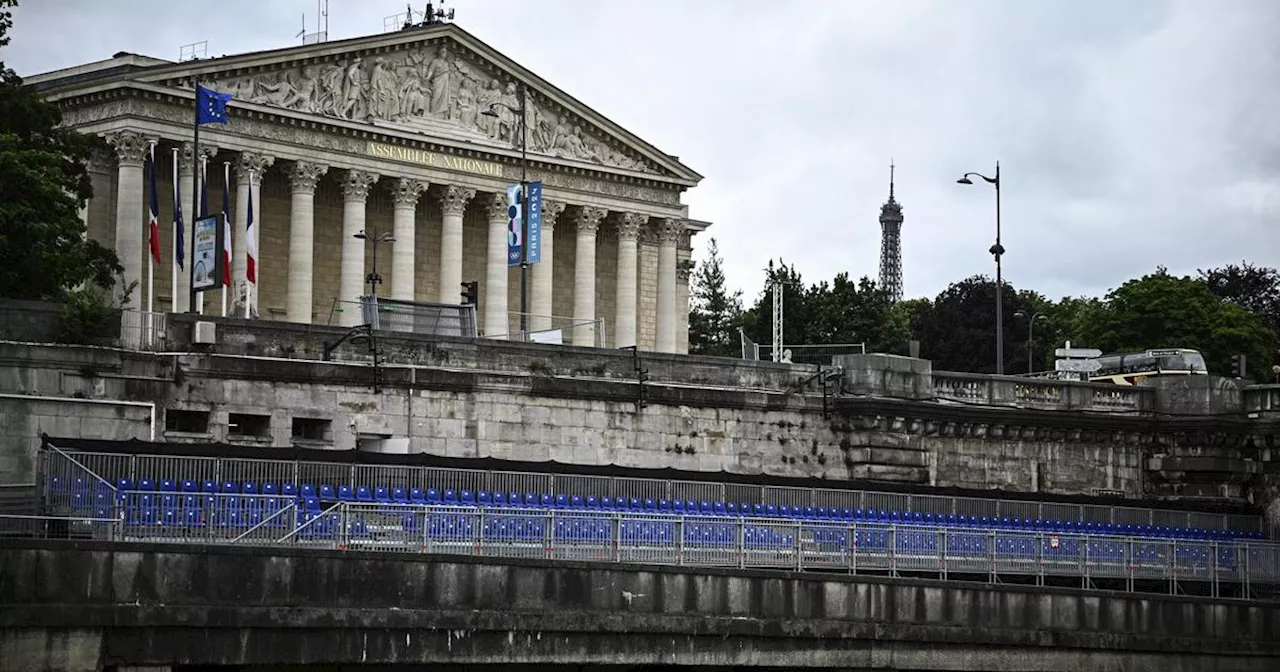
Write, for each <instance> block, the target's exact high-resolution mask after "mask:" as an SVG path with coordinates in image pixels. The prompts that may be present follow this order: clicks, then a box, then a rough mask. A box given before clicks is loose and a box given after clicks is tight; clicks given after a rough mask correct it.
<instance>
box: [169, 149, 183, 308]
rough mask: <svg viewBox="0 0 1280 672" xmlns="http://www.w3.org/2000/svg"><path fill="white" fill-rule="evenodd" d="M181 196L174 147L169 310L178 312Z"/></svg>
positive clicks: (176, 152)
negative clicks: (179, 211)
mask: <svg viewBox="0 0 1280 672" xmlns="http://www.w3.org/2000/svg"><path fill="white" fill-rule="evenodd" d="M180 198H181V196H180V195H179V194H178V148H177V147H174V148H173V204H174V211H173V266H172V267H171V268H170V269H169V280H170V283H169V284H170V285H172V287H171V289H170V292H169V312H171V313H176V312H178V237H179V235H180V234H179V233H178V208H179V207H181V206H180V205H179V202H180V201H179V200H178V199H180Z"/></svg>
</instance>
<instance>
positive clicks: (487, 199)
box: [25, 23, 707, 352]
mask: <svg viewBox="0 0 1280 672" xmlns="http://www.w3.org/2000/svg"><path fill="white" fill-rule="evenodd" d="M25 81H26V82H27V83H28V84H30V85H33V86H35V87H38V88H39V89H40V90H41V91H42V93H43V94H44V95H45V96H46V98H47V99H49V100H53V101H56V102H57V103H58V104H59V106H60V107H61V109H62V111H63V115H64V125H66V126H68V127H70V128H74V129H76V130H79V131H81V132H84V133H89V134H96V135H100V136H102V137H104V138H106V139H107V141H108V144H109V147H110V148H111V150H113V151H111V152H108V153H107V154H105V155H103V156H100V157H98V158H96V159H95V160H94V161H92V162H91V165H90V170H91V173H92V177H93V187H94V198H93V199H92V200H91V201H90V203H89V205H88V207H87V208H86V210H85V211H84V212H83V213H82V215H83V217H84V218H85V219H86V221H87V226H88V230H89V235H90V236H92V237H93V238H95V239H97V240H99V241H101V242H103V243H104V244H106V245H108V246H110V247H114V249H115V250H116V251H117V252H118V253H119V256H120V259H121V264H122V265H123V266H124V268H125V278H126V282H130V281H134V280H137V281H138V285H137V289H135V290H134V292H133V293H132V295H131V300H132V306H131V307H134V308H142V309H146V308H148V307H152V309H153V310H155V311H157V312H163V311H169V310H174V309H176V310H177V311H180V312H186V311H188V310H189V309H191V308H192V306H190V303H189V300H188V296H187V292H186V290H185V288H186V287H187V286H188V285H187V283H188V282H189V280H188V278H187V276H186V273H188V272H189V267H190V264H189V263H185V264H184V268H183V269H182V270H181V271H177V275H178V278H177V285H176V286H177V287H179V288H180V289H179V291H177V292H174V291H173V289H172V288H173V287H174V286H175V285H174V283H173V282H172V280H173V275H172V273H173V268H172V255H173V249H174V245H173V242H174V241H173V236H174V234H173V225H172V222H173V219H174V216H173V214H174V208H173V201H174V198H173V182H174V179H175V168H174V166H175V163H176V165H177V168H176V180H177V183H178V189H179V193H180V195H181V210H182V212H183V213H184V221H185V222H186V226H185V227H184V229H185V232H186V237H187V238H188V240H187V241H186V243H185V248H184V249H185V250H186V251H187V255H190V250H191V241H190V240H189V238H190V236H191V228H192V227H191V220H192V217H191V214H192V213H195V212H196V210H197V204H196V203H194V202H193V197H194V195H195V192H196V191H197V190H195V189H193V182H194V178H193V175H194V171H193V169H192V166H193V158H194V156H193V154H194V153H195V152H196V147H195V145H194V143H193V125H194V105H195V86H196V85H197V84H199V85H200V86H204V87H206V88H210V89H214V90H216V91H221V92H225V93H231V94H233V95H234V96H235V97H234V99H233V100H232V101H231V102H230V104H229V105H228V106H227V110H228V117H229V123H227V124H225V125H222V124H206V125H202V126H201V127H200V145H199V151H200V153H201V155H202V156H201V158H202V160H204V161H205V165H206V173H207V176H208V178H207V194H208V197H207V198H208V201H207V203H208V204H207V212H209V213H217V212H219V211H220V210H221V209H222V202H223V201H222V194H223V181H224V175H226V174H229V175H230V189H228V191H229V192H230V193H229V196H230V202H231V204H232V205H231V210H233V211H234V212H233V213H232V224H233V227H234V228H233V231H234V235H233V237H234V241H233V263H232V289H231V290H230V293H229V299H228V301H227V303H228V305H230V306H231V308H230V309H228V313H234V314H237V315H238V314H243V308H244V307H245V306H244V303H243V302H244V300H245V299H244V297H246V296H248V297H249V299H248V302H249V304H250V305H249V306H248V307H249V308H250V313H251V314H254V315H257V316H258V317H260V318H261V319H270V320H287V321H290V322H299V323H332V324H345V325H354V324H358V323H359V322H360V321H361V316H360V311H359V310H358V309H352V308H351V306H353V305H357V302H358V301H359V297H360V296H361V295H362V294H366V293H367V292H368V285H367V284H366V275H367V274H368V273H369V272H370V270H371V266H370V264H371V263H372V262H373V254H374V249H373V246H372V245H371V244H370V243H369V240H368V236H371V235H376V234H378V233H382V232H387V233H390V234H393V235H394V242H387V243H384V244H383V245H382V246H381V247H380V249H378V250H377V255H378V257H377V271H378V274H379V275H380V276H381V277H382V278H383V279H384V284H383V285H382V286H381V287H379V294H381V295H383V296H390V297H392V298H394V299H401V300H410V301H422V302H436V303H448V304H458V303H461V302H462V300H463V299H462V291H463V289H462V283H463V282H468V281H477V282H479V290H480V291H479V295H480V298H479V301H478V308H477V310H478V318H477V321H478V323H479V324H480V332H481V335H483V336H485V337H490V338H518V334H519V313H518V311H519V309H520V269H519V268H518V267H510V266H508V264H507V251H508V250H507V230H508V220H507V187H508V186H509V185H511V184H513V183H517V182H519V180H520V177H521V167H522V159H521V152H520V148H521V135H522V134H521V132H520V131H521V129H520V118H519V116H518V112H517V110H518V109H519V105H520V103H519V99H518V93H519V87H521V86H523V87H524V89H525V91H526V98H527V107H526V110H527V112H526V114H527V117H526V118H527V124H528V128H527V130H528V135H527V141H526V143H527V144H526V148H527V155H528V163H527V164H526V169H527V171H528V173H527V174H528V179H529V180H537V181H541V182H542V183H543V185H544V187H543V188H544V198H545V201H544V205H543V208H542V236H541V238H542V257H541V261H540V263H537V264H534V265H532V266H531V268H530V270H529V276H528V277H529V285H528V287H529V289H528V306H529V308H528V314H529V316H528V329H529V331H531V332H532V331H544V330H551V329H560V330H562V331H563V332H564V334H563V341H564V342H570V343H575V344H582V345H603V346H606V347H625V346H630V345H637V346H639V347H640V348H641V349H645V350H656V351H660V352H686V351H687V348H688V303H689V291H688V278H689V273H688V266H689V264H688V259H689V254H690V248H691V245H690V239H691V236H692V235H693V234H695V233H697V232H698V231H701V230H703V229H705V228H706V226H707V223H706V222H700V221H696V220H692V219H690V218H689V216H688V207H687V206H684V205H682V204H681V194H682V193H683V192H684V191H685V190H686V189H688V188H690V187H693V186H695V185H697V184H698V182H699V181H700V180H701V176H700V175H698V174H697V173H695V172H694V171H693V170H691V169H690V168H688V167H687V166H685V165H684V164H682V163H681V162H680V161H679V160H677V158H676V157H674V156H672V155H669V154H666V153H664V152H662V151H660V150H658V149H657V148H655V147H653V146H652V145H650V144H648V143H646V142H645V141H643V140H641V139H640V138H638V137H636V136H634V135H632V134H631V133H629V132H627V131H626V130H625V129H623V128H621V127H619V126H618V125H617V124H615V123H613V122H612V121H610V120H609V119H607V118H605V117H604V116H602V115H601V114H599V113H597V112H595V111H594V110H592V109H590V108H589V107H587V106H586V105H584V104H583V103H582V102H580V101H578V100H577V99H575V98H573V97H572V96H570V95H569V94H567V93H565V92H563V91H561V90H559V89H557V88H556V87H555V86H553V85H552V84H550V83H548V82H546V81H544V80H543V79H541V78H539V77H537V76H536V75H534V74H533V73H531V72H529V71H527V70H525V69H524V68H522V67H521V66H520V65H518V64H516V63H514V62H512V61H511V60H510V59H508V58H506V57H505V56H503V55H502V54H500V53H498V52H497V51H496V50H494V49H493V48H492V47H490V46H489V45H487V44H485V43H483V42H481V41H480V40H478V39H476V38H475V37H474V36H472V35H471V34H469V33H468V32H466V31H465V30H463V29H461V28H459V27H458V26H456V25H453V24H448V23H436V24H431V25H426V24H424V25H419V26H413V27H407V28H405V29H403V30H399V31H396V32H390V33H384V34H381V35H375V36H369V37H361V38H356V39H349V40H342V41H332V42H321V43H316V44H310V45H303V46H296V47H290V48H285V49H278V50H273V51H263V52H256V53H248V54H241V55H234V56H226V57H222V58H211V59H195V60H186V61H182V62H170V61H164V60H160V59H156V58H151V57H146V56H140V55H135V54H127V53H121V54H117V55H116V56H115V57H114V58H111V59H109V60H105V61H99V62H95V63H89V64H85V65H81V66H77V67H73V68H67V69H63V70H58V71H54V72H49V73H44V74H39V75H34V76H30V77H27V78H26V80H25ZM486 111H490V112H491V114H485V112H486ZM153 147H154V156H155V157H156V161H155V163H156V165H157V170H156V182H157V185H158V187H157V191H158V194H159V197H158V205H159V213H158V219H159V221H160V224H161V225H160V229H161V249H162V260H161V263H157V264H154V270H153V271H149V270H148V264H149V263H151V262H149V261H148V258H149V257H150V251H149V245H148V241H147V238H146V232H147V226H146V222H147V221H148V219H149V215H148V212H149V210H148V202H149V201H150V191H151V189H150V179H149V176H148V173H147V171H146V170H145V165H146V161H145V159H146V157H147V156H149V155H151V153H152V151H153ZM250 203H253V204H254V211H255V212H254V213H253V215H254V217H253V219H254V226H253V228H252V232H253V235H256V250H257V255H256V268H257V269H258V272H257V275H258V278H257V283H256V285H254V287H253V288H252V291H248V292H246V291H245V289H244V288H245V280H246V256H245V254H246V249H247V246H246V241H245V235H246V233H245V231H246V227H245V223H246V222H247V219H248V215H249V212H248V207H249V204H250ZM362 231H363V232H367V234H368V236H366V238H357V237H356V235H355V234H357V233H360V232H362ZM149 273H153V275H151V276H150V277H153V278H154V280H152V281H151V282H148V276H149ZM148 286H152V287H154V289H153V290H152V291H153V292H154V295H153V296H148ZM174 294H176V297H175V296H174ZM219 296H220V295H219V294H218V293H216V292H215V293H209V294H207V295H204V296H203V297H202V298H201V299H199V300H198V301H197V303H199V304H201V305H199V306H197V307H196V308H197V309H199V310H202V311H203V312H204V313H206V314H213V315H217V314H220V313H221V310H222V309H221V307H220V305H219V298H218V297H219ZM343 306H347V307H346V309H345V310H336V309H338V308H342V307H343ZM598 327H602V328H600V329H598ZM600 332H602V333H603V337H602V338H601V337H600V336H598V335H597V334H598V333H600Z"/></svg>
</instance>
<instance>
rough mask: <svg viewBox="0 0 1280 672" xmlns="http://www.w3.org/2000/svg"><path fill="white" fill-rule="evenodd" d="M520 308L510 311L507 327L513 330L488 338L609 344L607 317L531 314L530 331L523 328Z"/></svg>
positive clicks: (569, 343)
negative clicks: (606, 329)
mask: <svg viewBox="0 0 1280 672" xmlns="http://www.w3.org/2000/svg"><path fill="white" fill-rule="evenodd" d="M520 316H521V313H520V312H519V311H516V312H508V313H507V330H508V331H509V332H510V333H506V334H499V335H495V336H489V335H488V334H486V335H485V337H486V338H499V339H504V340H509V341H521V340H524V341H531V342H534V343H555V344H556V345H577V346H583V347H588V348H604V347H608V346H607V343H608V342H607V339H606V336H607V334H606V333H605V321H604V318H597V319H594V320H579V319H575V318H573V317H569V316H566V315H534V314H533V313H527V316H528V319H527V331H525V332H524V333H521V331H520Z"/></svg>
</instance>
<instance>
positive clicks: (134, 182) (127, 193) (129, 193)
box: [108, 131, 151, 310]
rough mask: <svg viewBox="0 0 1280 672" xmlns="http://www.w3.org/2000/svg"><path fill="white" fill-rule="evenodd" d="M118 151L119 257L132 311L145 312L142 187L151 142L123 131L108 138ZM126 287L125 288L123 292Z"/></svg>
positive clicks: (138, 135) (133, 133) (117, 223)
mask: <svg viewBox="0 0 1280 672" xmlns="http://www.w3.org/2000/svg"><path fill="white" fill-rule="evenodd" d="M108 142H110V143H111V146H112V148H114V149H115V151H116V160H117V161H118V162H119V164H118V166H119V167H118V169H117V170H118V172H119V175H118V177H117V182H116V255H117V256H119V258H120V265H121V266H122V267H124V287H128V286H129V285H130V284H131V283H136V284H134V286H133V288H132V289H131V290H129V294H128V297H129V306H128V307H129V308H130V309H131V310H145V309H146V306H144V305H142V286H143V283H145V282H146V279H145V278H143V277H142V236H143V231H144V230H145V229H146V227H145V226H143V222H144V219H143V217H144V216H143V212H144V210H143V208H144V207H145V206H144V203H146V201H145V200H144V197H145V194H144V192H143V188H142V183H143V179H142V178H143V175H142V172H143V171H142V166H143V157H144V156H146V153H147V150H148V149H149V147H150V143H151V139H150V138H146V137H144V136H143V135H142V134H141V133H135V132H133V131H119V132H117V133H115V134H114V135H112V136H110V137H109V138H108ZM124 287H121V289H123V288H124Z"/></svg>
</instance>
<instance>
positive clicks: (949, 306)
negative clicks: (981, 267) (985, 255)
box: [912, 275, 1027, 374]
mask: <svg viewBox="0 0 1280 672" xmlns="http://www.w3.org/2000/svg"><path fill="white" fill-rule="evenodd" d="M1003 290H1004V295H1003V297H1001V298H1002V300H1003V305H1002V308H1003V313H1004V371H1005V373H1006V374H1018V373H1022V372H1025V371H1026V370H1027V349H1026V338H1027V336H1026V334H1027V326H1026V320H1021V321H1019V320H1018V319H1017V318H1015V317H1014V313H1016V312H1018V311H1019V310H1023V309H1024V307H1025V306H1024V303H1023V301H1024V299H1023V297H1022V296H1020V295H1019V294H1018V292H1017V291H1015V290H1014V288H1013V287H1012V286H1011V285H1009V284H1008V283H1005V285H1004V288H1003ZM995 308H996V285H995V282H993V281H992V280H991V279H990V278H987V277H986V276H981V275H975V276H972V277H970V278H966V279H964V280H961V281H960V282H957V283H953V284H952V285H951V286H950V287H948V288H947V289H946V290H944V291H943V292H942V293H941V294H939V295H938V297H937V298H936V299H934V300H933V303H932V304H929V305H927V306H924V307H922V308H921V310H920V311H919V312H917V313H916V315H915V319H914V321H913V323H912V331H913V332H914V333H915V335H916V337H917V338H918V339H919V340H920V356H921V357H924V358H925V359H929V360H932V361H933V368H934V369H935V370H941V371H968V372H973V373H995V370H996V362H995V350H996V349H995V344H996V336H995V334H996V329H995V327H996V320H995Z"/></svg>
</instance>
